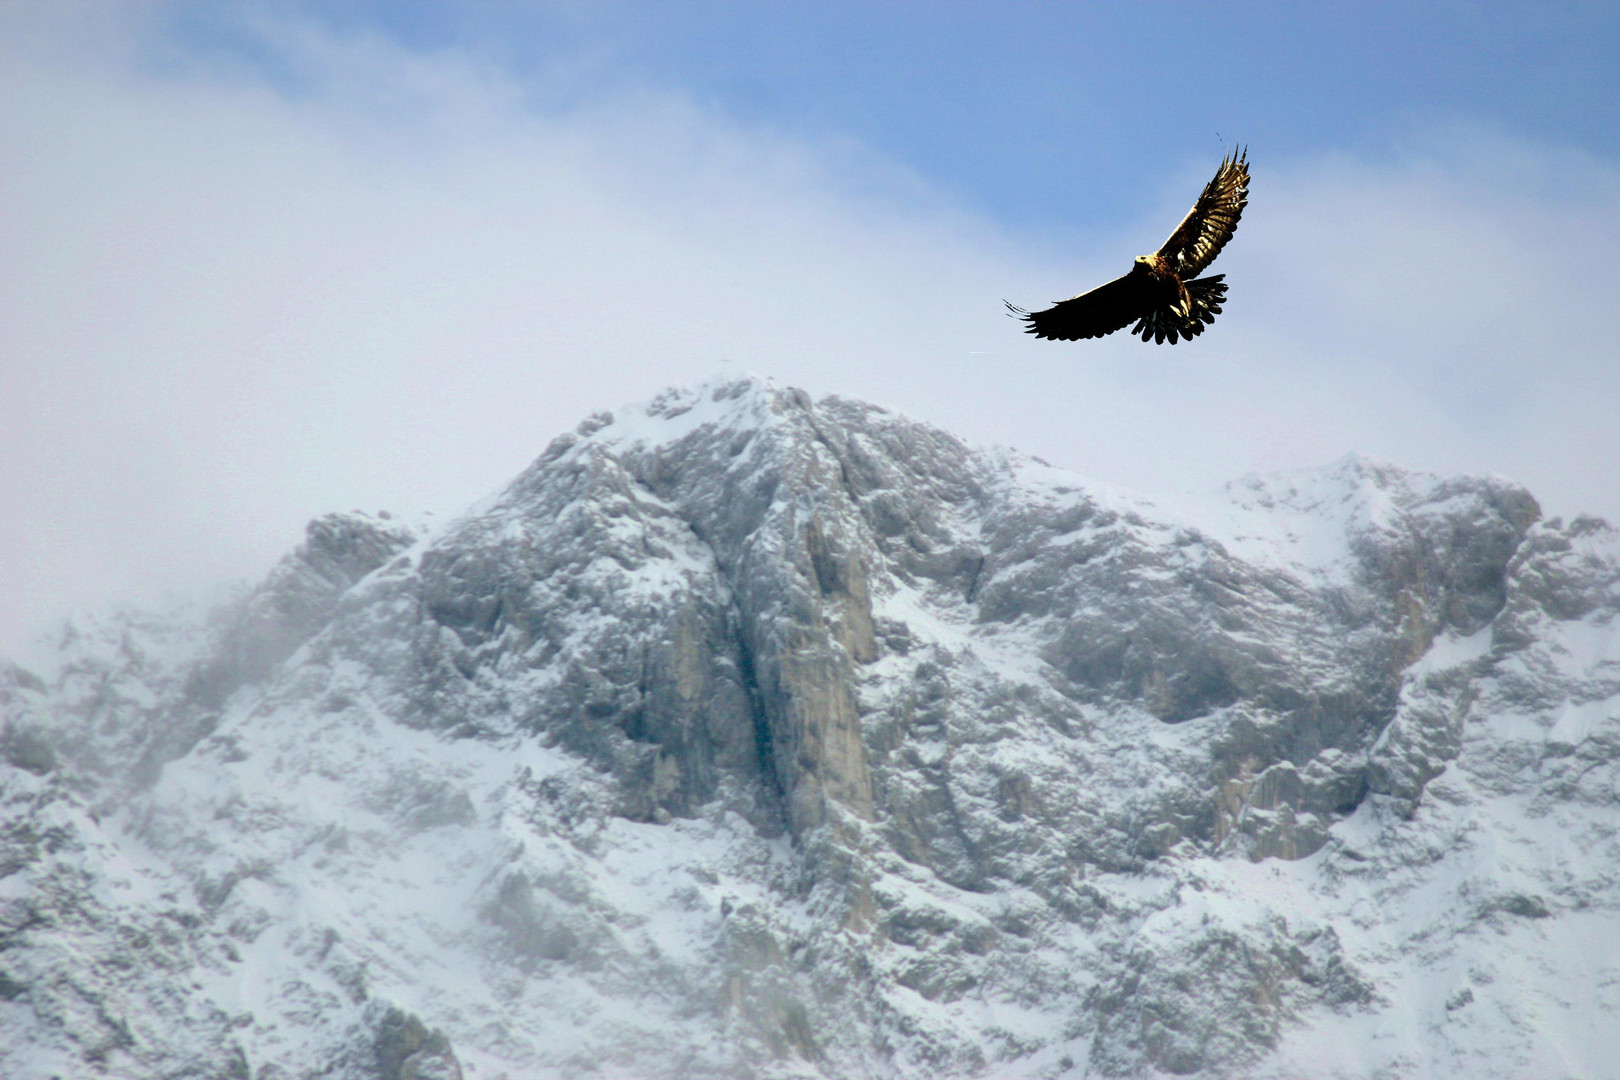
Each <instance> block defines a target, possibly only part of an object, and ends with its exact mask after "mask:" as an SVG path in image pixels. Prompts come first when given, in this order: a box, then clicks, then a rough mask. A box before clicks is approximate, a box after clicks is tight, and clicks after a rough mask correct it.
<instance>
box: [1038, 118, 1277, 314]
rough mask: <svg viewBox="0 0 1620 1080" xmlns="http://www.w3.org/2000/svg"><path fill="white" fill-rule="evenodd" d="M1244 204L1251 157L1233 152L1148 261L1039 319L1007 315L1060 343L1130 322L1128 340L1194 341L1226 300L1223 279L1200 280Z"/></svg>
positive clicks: (1138, 262) (1139, 261)
mask: <svg viewBox="0 0 1620 1080" xmlns="http://www.w3.org/2000/svg"><path fill="white" fill-rule="evenodd" d="M1248 201H1249V153H1248V151H1247V150H1244V151H1243V152H1242V153H1238V152H1237V151H1233V152H1232V153H1230V154H1228V155H1227V156H1226V157H1224V158H1222V159H1221V167H1220V168H1218V169H1216V170H1215V179H1213V180H1211V181H1210V182H1209V183H1208V184H1205V185H1204V191H1203V194H1201V195H1199V196H1198V201H1197V202H1196V203H1194V204H1193V208H1192V209H1191V210H1190V211H1188V213H1187V216H1186V217H1185V218H1183V219H1182V220H1181V224H1180V225H1178V226H1176V231H1175V232H1173V233H1171V234H1170V239H1168V240H1166V241H1165V242H1164V246H1163V247H1161V248H1159V250H1158V251H1156V252H1154V253H1153V254H1152V255H1138V256H1137V257H1136V265H1134V266H1132V267H1131V272H1130V273H1128V274H1126V275H1125V276H1124V277H1121V278H1115V279H1114V280H1113V281H1110V282H1109V283H1108V284H1106V285H1100V286H1098V287H1097V288H1095V289H1092V290H1091V291H1090V292H1088V293H1081V294H1080V295H1079V296H1076V297H1075V298H1074V299H1072V300H1061V301H1059V302H1058V303H1056V304H1054V305H1053V306H1051V307H1049V308H1047V309H1046V310H1045V311H1025V310H1024V309H1023V308H1020V307H1013V305H1012V304H1008V305H1007V307H1008V308H1009V309H1011V311H1012V313H1013V314H1014V315H1016V316H1017V317H1019V318H1021V319H1023V320H1024V322H1026V323H1028V324H1029V325H1028V326H1027V327H1026V328H1025V331H1024V332H1025V333H1028V334H1034V335H1035V336H1036V337H1041V338H1053V339H1056V340H1058V341H1075V340H1078V339H1079V338H1094V337H1102V336H1104V335H1105V334H1112V333H1113V332H1114V331H1115V330H1118V329H1120V328H1121V327H1123V326H1126V325H1127V324H1129V323H1131V322H1133V321H1134V322H1135V323H1136V325H1135V326H1132V327H1131V333H1133V334H1140V335H1142V340H1143V341H1152V342H1158V343H1163V342H1165V341H1168V342H1170V344H1172V345H1174V344H1175V343H1176V342H1177V341H1180V340H1181V339H1182V338H1189V339H1190V338H1195V337H1197V336H1198V335H1199V334H1202V333H1203V332H1204V326H1205V325H1206V324H1208V323H1212V322H1214V321H1215V316H1216V315H1219V314H1220V312H1221V303H1222V302H1223V301H1225V299H1226V281H1225V278H1226V275H1225V274H1212V275H1210V276H1209V277H1198V275H1199V274H1200V273H1202V272H1203V270H1204V268H1205V267H1206V266H1208V265H1209V264H1210V263H1212V262H1214V261H1215V256H1217V255H1219V254H1220V253H1221V248H1223V247H1225V246H1226V242H1227V241H1228V240H1230V239H1232V234H1233V233H1234V232H1236V231H1237V223H1238V218H1239V217H1240V216H1241V215H1242V213H1243V207H1244V206H1245V205H1246V204H1247V203H1248Z"/></svg>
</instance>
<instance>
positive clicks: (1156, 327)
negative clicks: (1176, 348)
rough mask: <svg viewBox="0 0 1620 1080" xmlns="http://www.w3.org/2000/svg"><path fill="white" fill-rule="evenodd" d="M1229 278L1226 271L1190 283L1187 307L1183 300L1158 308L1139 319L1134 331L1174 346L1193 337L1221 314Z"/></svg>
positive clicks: (1144, 336) (1148, 338) (1147, 337)
mask: <svg viewBox="0 0 1620 1080" xmlns="http://www.w3.org/2000/svg"><path fill="white" fill-rule="evenodd" d="M1225 279H1226V275H1225V274H1211V275H1210V276H1209V277H1201V278H1194V279H1193V280H1191V281H1189V282H1186V286H1187V307H1186V310H1183V309H1182V307H1181V305H1180V304H1179V303H1178V304H1166V305H1164V306H1163V307H1158V308H1154V309H1153V310H1152V311H1150V312H1148V313H1147V314H1146V315H1144V316H1142V318H1140V319H1139V320H1137V323H1136V325H1135V326H1133V327H1131V333H1133V334H1139V335H1140V336H1141V338H1142V340H1143V341H1153V342H1158V343H1159V344H1163V343H1164V342H1166V341H1168V342H1169V343H1170V344H1172V345H1174V344H1175V343H1176V342H1177V341H1179V340H1180V339H1181V338H1186V339H1188V340H1189V341H1190V340H1192V339H1193V338H1195V337H1197V336H1198V335H1199V334H1202V333H1203V332H1204V327H1205V326H1208V325H1209V324H1210V323H1212V322H1214V321H1215V316H1217V315H1219V314H1220V313H1221V305H1222V304H1224V303H1225V302H1226V280H1225Z"/></svg>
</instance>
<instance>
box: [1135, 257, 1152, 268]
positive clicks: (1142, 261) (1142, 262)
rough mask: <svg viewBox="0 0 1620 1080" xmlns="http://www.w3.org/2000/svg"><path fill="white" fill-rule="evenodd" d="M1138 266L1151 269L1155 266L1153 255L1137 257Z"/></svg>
mask: <svg viewBox="0 0 1620 1080" xmlns="http://www.w3.org/2000/svg"><path fill="white" fill-rule="evenodd" d="M1136 265H1137V266H1144V267H1151V266H1152V265H1153V256H1151V255H1138V256H1137V257H1136Z"/></svg>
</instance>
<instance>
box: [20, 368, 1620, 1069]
mask: <svg viewBox="0 0 1620 1080" xmlns="http://www.w3.org/2000/svg"><path fill="white" fill-rule="evenodd" d="M1617 614H1620V535H1617V534H1616V532H1615V531H1614V530H1613V529H1612V528H1610V527H1609V526H1608V525H1606V524H1605V523H1603V522H1601V521H1599V520H1597V519H1595V518H1585V517H1583V518H1577V519H1574V520H1570V521H1562V520H1558V519H1552V520H1542V515H1541V511H1540V508H1539V507H1538V505H1537V502H1536V500H1535V498H1534V497H1533V496H1532V495H1531V494H1530V493H1529V492H1528V491H1526V490H1524V489H1523V488H1522V487H1519V486H1518V485H1516V484H1514V483H1511V482H1509V481H1506V480H1502V479H1499V478H1473V477H1442V476H1433V475H1427V474H1422V473H1416V472H1410V471H1406V470H1403V469H1401V468H1398V467H1396V466H1393V465H1388V464H1384V463H1380V462H1377V461H1373V460H1369V459H1366V458H1360V457H1353V456H1352V457H1349V458H1346V459H1343V460H1341V461H1339V462H1336V463H1334V464H1332V465H1329V466H1325V467H1322V468H1319V469H1312V470H1305V471H1301V472H1296V473H1290V474H1283V475H1277V476H1271V477H1251V478H1247V479H1244V480H1241V481H1237V482H1234V483H1233V484H1232V485H1230V486H1229V487H1228V488H1227V490H1226V493H1225V496H1224V498H1222V499H1221V500H1219V501H1218V502H1216V503H1214V504H1212V505H1209V506H1206V507H1203V508H1200V509H1198V510H1196V511H1186V512H1182V511H1176V510H1173V509H1170V508H1168V507H1164V506H1160V505H1157V504H1155V503H1154V502H1153V501H1151V500H1147V499H1143V498H1140V497H1135V496H1128V495H1125V494H1122V493H1119V492H1115V491H1111V490H1108V489H1106V488H1102V487H1099V486H1097V485H1094V484H1090V483H1088V482H1087V481H1085V480H1083V479H1081V478H1078V477H1076V476H1073V475H1071V474H1069V473H1067V472H1064V471H1063V470H1060V469H1057V468H1054V467H1052V466H1049V465H1047V464H1045V463H1043V462H1041V461H1039V460H1037V459H1034V458H1030V457H1027V456H1024V455H1021V454H1018V453H1016V452H1012V451H1005V450H982V449H975V448H973V447H971V446H969V445H967V444H964V443H963V442H962V441H960V440H958V439H957V438H955V437H953V436H951V435H950V434H947V433H945V432H943V431H940V430H938V429H936V428H933V427H930V426H928V425H926V424H922V423H918V422H916V421H913V420H909V419H907V418H905V417H902V416H899V415H897V414H894V413H890V412H887V411H885V410H884V409H881V408H878V407H876V406H873V405H868V404H864V403H861V402H858V401H853V400H847V399H840V398H835V397H834V398H824V399H822V400H820V401H812V400H811V399H810V397H809V396H808V395H806V394H804V393H803V392H802V391H797V390H792V389H785V388H781V387H778V386H775V385H773V384H771V383H768V382H764V381H761V380H756V379H743V380H738V381H721V382H715V383H710V384H706V385H703V386H699V387H696V388H693V389H684V390H671V391H669V392H667V393H665V394H663V395H660V396H659V397H658V398H656V399H654V400H653V401H651V402H650V403H647V404H645V405H641V406H634V407H628V408H624V409H620V410H617V411H615V412H613V413H598V414H596V415H594V416H592V417H590V418H589V419H587V420H586V421H585V422H584V423H582V424H581V425H580V426H579V428H578V429H577V430H576V431H574V432H572V433H570V434H565V435H563V436H561V437H559V438H557V439H556V440H555V441H554V442H552V443H551V444H550V446H549V447H547V448H546V449H545V450H544V452H543V453H542V454H541V455H540V456H539V458H538V459H537V460H535V462H534V463H533V465H532V466H530V467H529V468H528V469H527V470H526V471H524V472H523V473H522V474H521V475H520V476H518V477H517V478H516V479H515V480H514V481H513V482H512V483H511V484H510V485H509V486H508V487H506V488H505V489H504V490H503V491H502V492H500V493H499V494H497V495H495V496H493V497H492V498H490V499H487V500H486V501H484V502H482V503H480V504H478V505H476V506H474V507H473V508H472V509H471V510H469V511H467V512H466V513H465V514H463V515H461V516H460V517H458V518H456V519H455V520H453V521H451V522H448V523H446V524H443V525H441V526H438V527H435V528H434V529H432V530H427V531H424V530H421V529H418V528H416V527H414V526H410V525H407V524H404V523H402V522H400V521H398V520H395V519H392V518H384V517H381V516H378V517H373V516H368V515H362V514H352V515H332V516H328V517H325V518H321V519H319V520H317V521H315V522H312V523H311V525H310V527H309V531H308V535H307V537H306V539H305V541H304V543H303V544H302V545H300V546H299V547H298V549H297V550H295V551H294V552H292V553H291V554H289V555H288V556H287V557H286V558H285V559H284V560H282V562H281V563H279V564H278V565H277V566H276V567H275V568H274V569H273V570H272V571H271V572H270V574H269V575H268V576H267V577H266V578H265V579H264V581H263V582H262V583H260V584H259V585H258V586H257V587H255V588H254V589H252V590H250V591H248V592H247V593H245V594H244V595H242V596H241V597H239V598H237V599H236V600H235V601H233V602H232V603H230V604H228V605H226V606H225V607H223V608H221V609H219V610H217V611H215V612H213V613H196V612H184V611H182V612H172V613H168V614H162V615H159V614H134V613H128V614H124V615H121V616H118V617H115V618H111V619H108V620H104V621H102V622H99V623H94V624H80V625H78V626H76V627H75V628H73V629H71V630H70V631H69V632H68V633H67V634H66V635H65V636H64V638H63V641H62V647H61V650H60V656H59V658H58V659H59V663H58V668H59V670H55V671H31V670H27V669H24V668H22V667H19V666H16V665H6V666H4V667H0V709H3V717H4V720H3V724H4V727H3V732H0V749H3V762H0V830H3V831H0V1074H4V1075H6V1076H52V1075H55V1076H62V1077H69V1076H84V1075H97V1076H108V1077H130V1078H135V1077H140V1078H148V1077H159V1076H176V1075H194V1076H217V1077H232V1078H247V1077H251V1078H253V1080H274V1078H283V1077H285V1078H291V1077H305V1076H314V1075H321V1076H327V1077H341V1078H352V1080H360V1078H366V1080H374V1078H383V1080H402V1078H405V1077H423V1078H425V1077H453V1076H461V1077H466V1078H473V1077H481V1078H494V1077H501V1076H506V1077H510V1078H512V1080H516V1078H518V1077H536V1076H542V1077H544V1076H555V1077H582V1076H601V1077H608V1076H626V1075H634V1076H664V1077H704V1076H709V1077H855V1076H868V1077H934V1076H955V1075H962V1076H978V1075H989V1076H1031V1077H1064V1076H1067V1077H1082V1076H1094V1077H1116V1076H1118V1077H1126V1076H1152V1075H1160V1074H1174V1075H1191V1076H1203V1077H1228V1076H1252V1077H1278V1078H1281V1077H1303V1076H1309V1077H1329V1076H1341V1077H1368V1078H1371V1077H1375V1076H1388V1075H1403V1076H1404V1075H1423V1076H1437V1077H1448V1076H1450V1077H1493V1076H1494V1077H1521V1076H1542V1077H1563V1076H1568V1077H1577V1076H1596V1075H1600V1074H1601V1071H1602V1070H1603V1069H1604V1068H1606V1067H1607V1065H1608V1063H1610V1062H1613V1061H1615V1060H1620V1023H1617V1022H1616V1020H1617V1017H1620V953H1617V952H1616V950H1615V949H1614V948H1613V946H1612V944H1611V943H1612V942H1613V941H1615V940H1617V938H1620V891H1617V888H1616V886H1617V884H1620V882H1617V880H1616V875H1617V868H1620V842H1617V840H1616V835H1617V833H1616V828H1617V826H1620V798H1617V796H1620V788H1617V785H1620V638H1617V635H1616V631H1615V627H1616V624H1615V617H1616V615H1617Z"/></svg>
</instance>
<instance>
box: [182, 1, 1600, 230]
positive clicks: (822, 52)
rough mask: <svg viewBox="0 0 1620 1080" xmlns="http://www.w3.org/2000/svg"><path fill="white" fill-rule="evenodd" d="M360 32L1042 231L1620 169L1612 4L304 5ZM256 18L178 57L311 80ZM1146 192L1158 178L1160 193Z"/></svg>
mask: <svg viewBox="0 0 1620 1080" xmlns="http://www.w3.org/2000/svg"><path fill="white" fill-rule="evenodd" d="M258 10H259V11H261V12H283V13H285V12H291V11H296V12H298V13H299V14H300V16H301V17H303V18H306V19H309V20H311V21H313V22H316V23H319V24H322V25H325V26H328V27H330V28H331V29H332V30H334V31H335V32H337V33H340V34H346V35H356V36H362V35H380V36H383V37H386V38H388V39H391V40H394V41H397V42H399V43H400V44H402V45H403V46H405V47H407V48H409V49H411V50H415V51H420V52H424V53H434V52H443V51H447V50H457V51H460V52H464V53H466V54H468V55H471V56H476V57H478V58H480V60H482V61H486V62H488V63H489V64H491V65H496V66H499V67H500V68H501V69H503V70H504V71H506V72H508V73H510V74H511V75H512V76H513V77H514V78H516V79H518V80H519V81H520V82H521V83H522V85H523V86H524V89H525V90H526V92H528V93H529V94H531V95H532V99H531V100H532V104H533V106H534V107H535V108H537V109H541V110H555V109H566V108H568V107H570V106H573V105H577V104H578V103H580V102H581V101H586V100H590V99H592V98H604V97H611V96H614V95H618V94H624V93H626V92H631V91H638V90H651V91H655V92H663V91H674V92H678V93H680V94H683V95H687V96H689V97H690V98H691V99H692V100H693V101H694V102H695V103H696V104H697V105H698V106H700V107H701V108H704V109H706V110H712V111H715V112H717V113H720V114H723V115H725V116H726V117H728V118H731V119H732V120H734V121H736V122H738V123H740V124H742V125H747V126H757V127H760V128H764V129H768V130H771V131H775V132H783V133H788V134H793V135H798V136H803V137H808V138H812V139H826V138H833V139H848V140H851V141H853V142H854V143H856V144H858V145H860V146H861V147H863V148H866V149H868V150H869V151H871V152H873V153H876V154H880V155H882V156H884V157H887V158H891V159H893V160H895V161H897V162H900V163H903V164H904V165H905V166H907V167H909V168H911V169H914V170H916V171H917V172H918V173H919V174H921V175H922V176H924V177H926V178H927V179H928V180H929V181H930V183H932V184H934V185H935V186H937V188H938V189H939V190H941V191H943V192H945V193H948V194H949V195H950V196H951V197H952V198H955V199H958V200H960V201H961V202H962V203H963V204H964V205H965V206H967V207H969V208H971V209H973V210H975V211H977V212H981V213H984V214H987V215H990V216H993V217H994V218H995V219H997V220H998V221H1001V222H1004V223H1006V224H1007V225H1008V226H1010V227H1013V228H1018V229H1021V230H1026V231H1028V232H1030V233H1032V234H1035V235H1040V234H1044V233H1058V234H1067V233H1069V232H1070V231H1072V230H1076V229H1081V230H1083V229H1087V228H1094V227H1096V225H1097V223H1098V222H1108V221H1115V220H1121V219H1129V218H1131V217H1134V216H1136V215H1138V214H1140V213H1141V212H1143V211H1144V210H1145V209H1147V208H1148V207H1149V206H1150V205H1152V202H1153V195H1152V194H1150V192H1152V190H1153V188H1154V186H1155V185H1154V181H1153V179H1152V178H1154V177H1156V176H1159V175H1162V173H1163V172H1164V171H1165V169H1166V168H1167V166H1178V165H1180V164H1181V163H1183V162H1185V161H1189V160H1190V161H1193V162H1195V163H1197V164H1198V166H1199V167H1200V168H1202V167H1203V166H1204V164H1205V163H1206V161H1207V160H1208V159H1210V158H1212V157H1215V156H1218V148H1219V146H1220V139H1221V138H1224V139H1226V140H1229V141H1230V140H1238V141H1243V142H1247V143H1249V144H1251V145H1253V146H1255V147H1256V148H1257V152H1258V153H1259V156H1260V158H1261V160H1264V161H1270V162H1289V161H1292V160H1296V159H1299V158H1304V157H1309V156H1312V155H1318V154H1323V153H1332V152H1348V153H1356V154H1365V155H1369V156H1374V157H1377V156H1389V155H1392V154H1398V153H1400V152H1401V151H1402V150H1403V149H1405V148H1407V147H1408V145H1409V144H1410V143H1411V142H1412V141H1414V140H1415V139H1420V138H1421V137H1422V135H1423V133H1425V132H1427V131H1430V130H1432V129H1434V128H1435V127H1439V126H1451V125H1457V124H1465V125H1481V126H1484V127H1488V128H1491V129H1494V130H1497V131H1500V132H1501V133H1503V134H1505V135H1508V136H1516V137H1523V138H1533V139H1536V140H1538V141H1545V142H1549V143H1553V144H1556V145H1564V146H1570V147H1579V148H1582V149H1585V150H1588V151H1591V152H1594V153H1598V154H1603V155H1607V156H1613V155H1614V154H1615V153H1616V152H1617V150H1620V75H1617V74H1616V61H1615V57H1617V56H1620V6H1617V5H1615V4H1612V3H1557V4H1553V3H1508V4H1504V3H1450V2H1446V3H1439V2H1437V3H1372V2H1369V3H1309V4H1301V3H1248V4H1244V3H1228V4H1197V3H1169V2H1166V3H1140V4H1128V3H1075V2H1069V3H1017V2H1013V3H1007V2H1001V3H968V2H957V3H950V2H946V3H922V2H909V3H887V4H884V3H870V2H866V3H847V2H841V0H840V2H833V3H816V4H808V3H806V4H787V3H758V2H753V3H748V2H737V3H681V2H666V3H629V2H614V0H602V2H595V3H571V2H562V3H513V2H501V3H490V2H477V0H474V2H463V3H453V4H449V3H444V2H442V0H439V2H430V0H405V2H391V3H342V2H339V3H303V4H288V5H264V6H262V7H260V8H258ZM242 13H243V9H241V8H239V7H232V6H229V5H226V6H223V7H222V6H221V5H218V4H212V3H210V4H199V5H190V6H182V7H180V8H177V9H175V11H174V13H173V15H172V17H171V19H172V21H171V22H170V24H169V25H170V27H171V29H172V32H173V33H174V35H175V38H176V40H177V42H178V43H180V44H181V45H182V47H185V48H189V49H194V50H196V51H198V52H202V53H208V52H212V51H219V52H221V53H225V54H234V55H236V56H238V57H244V58H248V59H250V60H251V61H253V62H255V63H258V64H260V65H262V67H263V69H264V70H265V71H266V72H268V73H270V74H271V77H273V78H275V79H277V80H279V81H281V83H282V85H284V86H286V87H288V88H292V89H295V90H296V88H297V87H298V86H299V79H298V78H297V77H296V75H295V74H294V73H293V72H291V71H290V70H289V69H288V68H287V67H286V66H285V65H284V64H282V63H280V62H279V61H280V59H281V58H278V57H277V56H275V55H274V54H273V53H267V52H266V51H265V50H264V48H263V45H262V43H261V42H260V41H258V40H257V38H256V37H255V36H254V35H253V34H252V33H251V31H244V24H243V18H242ZM1144 178H1146V181H1145V182H1144Z"/></svg>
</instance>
